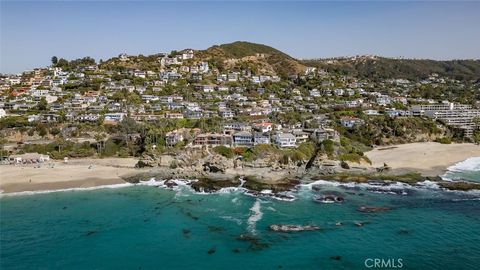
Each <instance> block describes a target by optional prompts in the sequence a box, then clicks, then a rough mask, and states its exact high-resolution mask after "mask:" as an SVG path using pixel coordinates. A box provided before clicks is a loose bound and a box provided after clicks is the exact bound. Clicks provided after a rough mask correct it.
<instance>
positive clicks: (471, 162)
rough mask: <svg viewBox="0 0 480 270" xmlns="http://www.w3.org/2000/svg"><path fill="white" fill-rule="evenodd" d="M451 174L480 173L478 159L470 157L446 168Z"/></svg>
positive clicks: (479, 160)
mask: <svg viewBox="0 0 480 270" xmlns="http://www.w3.org/2000/svg"><path fill="white" fill-rule="evenodd" d="M448 171H451V172H465V171H475V172H478V171H480V157H471V158H468V159H466V160H464V161H461V162H458V163H456V164H455V165H452V166H450V167H448Z"/></svg>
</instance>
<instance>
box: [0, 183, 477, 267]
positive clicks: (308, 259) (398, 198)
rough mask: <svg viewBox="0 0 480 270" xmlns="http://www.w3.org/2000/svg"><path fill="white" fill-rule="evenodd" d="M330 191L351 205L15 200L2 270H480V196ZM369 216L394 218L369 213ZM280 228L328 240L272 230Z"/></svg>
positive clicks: (142, 195)
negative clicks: (387, 268)
mask: <svg viewBox="0 0 480 270" xmlns="http://www.w3.org/2000/svg"><path fill="white" fill-rule="evenodd" d="M322 189H323V192H325V191H326V190H334V191H339V192H342V194H343V195H344V196H345V202H344V203H343V204H319V203H315V202H313V201H312V196H313V193H314V192H313V191H311V190H310V189H309V188H307V187H303V188H301V189H300V191H299V192H298V193H297V194H296V196H297V200H295V201H293V202H285V201H278V200H274V199H265V198H264V199H259V198H255V197H251V196H247V195H245V194H242V193H241V192H238V191H237V192H230V193H222V194H209V195H203V194H194V193H192V192H191V191H189V190H187V189H180V190H179V191H172V190H165V189H161V188H156V187H150V186H132V187H125V188H119V189H99V190H91V191H65V192H56V193H49V194H36V195H31V196H30V195H28V196H5V197H2V198H1V199H0V203H1V208H0V210H1V212H0V215H1V223H0V225H1V235H0V236H1V242H0V243H1V248H0V256H1V258H0V259H1V260H0V268H1V269H280V268H281V269H369V268H367V267H366V266H365V264H364V263H365V260H366V259H368V258H380V259H395V260H398V259H402V266H403V268H404V269H475V268H476V267H477V266H478V262H480V201H479V200H478V197H480V195H478V194H477V195H475V194H465V193H455V192H443V191H432V190H418V189H415V190H410V189H407V190H406V191H407V193H408V195H405V196H402V195H393V194H377V193H372V192H368V191H364V190H361V189H360V190H359V189H345V188H341V187H335V186H329V185H326V186H322ZM363 205H373V206H388V207H391V208H392V210H390V211H387V212H379V213H370V214H367V213H361V212H358V211H357V210H356V209H357V208H358V207H360V206H363ZM337 222H342V224H343V225H342V226H336V223H337ZM354 222H363V223H364V226H362V227H358V226H355V225H354ZM278 223H281V224H315V225H318V226H320V227H321V228H322V230H320V231H312V232H298V233H277V232H272V231H270V230H269V229H268V226H269V225H271V224H278ZM241 234H244V235H249V236H250V237H252V239H255V240H251V241H244V240H239V239H238V238H239V236H240V235H241ZM391 269H393V268H391Z"/></svg>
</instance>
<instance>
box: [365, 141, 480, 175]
mask: <svg viewBox="0 0 480 270" xmlns="http://www.w3.org/2000/svg"><path fill="white" fill-rule="evenodd" d="M365 154H366V156H367V157H368V158H369V159H370V160H371V161H372V166H373V167H382V166H383V165H384V163H385V164H387V165H388V166H389V167H391V168H392V169H394V170H396V171H400V172H419V173H421V174H422V175H424V176H437V175H443V174H444V173H445V172H446V171H447V168H448V167H450V166H452V165H454V164H456V163H458V162H461V161H463V160H466V159H468V158H471V157H478V156H480V145H475V144H472V143H462V144H456V143H452V144H440V143H435V142H422V143H409V144H401V145H394V146H387V147H378V148H375V149H373V150H372V151H369V152H366V153H365Z"/></svg>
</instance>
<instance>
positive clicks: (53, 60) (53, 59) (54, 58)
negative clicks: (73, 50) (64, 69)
mask: <svg viewBox="0 0 480 270" xmlns="http://www.w3.org/2000/svg"><path fill="white" fill-rule="evenodd" d="M57 63H58V58H57V57H56V56H52V64H53V65H54V66H55V65H56V64H57Z"/></svg>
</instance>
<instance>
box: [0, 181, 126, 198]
mask: <svg viewBox="0 0 480 270" xmlns="http://www.w3.org/2000/svg"><path fill="white" fill-rule="evenodd" d="M133 185H134V184H131V183H122V184H113V185H103V186H95V187H84V188H64V189H52V190H37V191H20V192H12V193H1V194H0V197H4V196H5V197H6V196H28V195H36V194H47V193H55V192H65V191H88V190H96V189H106V188H124V187H131V186H133Z"/></svg>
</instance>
